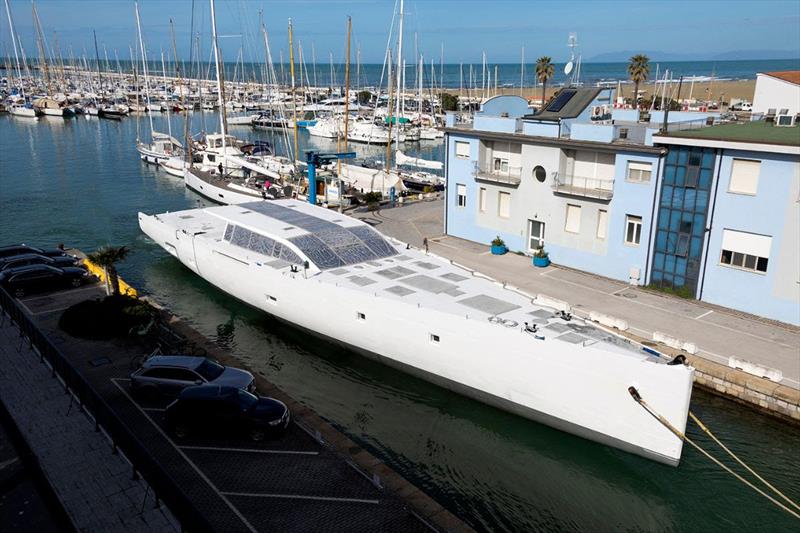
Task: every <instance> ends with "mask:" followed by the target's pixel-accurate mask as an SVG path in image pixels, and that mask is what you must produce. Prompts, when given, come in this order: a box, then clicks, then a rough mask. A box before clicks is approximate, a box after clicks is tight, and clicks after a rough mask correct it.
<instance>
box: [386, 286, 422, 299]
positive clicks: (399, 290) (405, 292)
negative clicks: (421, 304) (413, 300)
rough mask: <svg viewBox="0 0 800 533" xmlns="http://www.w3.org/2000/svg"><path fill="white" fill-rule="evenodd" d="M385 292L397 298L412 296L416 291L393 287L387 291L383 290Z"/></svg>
mask: <svg viewBox="0 0 800 533" xmlns="http://www.w3.org/2000/svg"><path fill="white" fill-rule="evenodd" d="M384 290H385V291H386V292H391V293H392V294H396V295H397V296H408V295H409V294H414V293H415V292H417V291H412V290H411V289H408V288H406V287H401V286H400V285H394V286H392V287H389V288H388V289H384Z"/></svg>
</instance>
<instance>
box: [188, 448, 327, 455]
mask: <svg viewBox="0 0 800 533" xmlns="http://www.w3.org/2000/svg"><path fill="white" fill-rule="evenodd" d="M179 448H181V449H182V450H208V451H214V452H245V453H271V454H275V455H319V452H303V451H297V450H261V449H258V448H221V447H217V446H179Z"/></svg>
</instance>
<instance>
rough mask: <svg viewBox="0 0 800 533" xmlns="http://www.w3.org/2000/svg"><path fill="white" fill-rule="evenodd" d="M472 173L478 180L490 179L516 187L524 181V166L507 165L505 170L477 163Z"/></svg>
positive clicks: (493, 181)
mask: <svg viewBox="0 0 800 533" xmlns="http://www.w3.org/2000/svg"><path fill="white" fill-rule="evenodd" d="M472 175H473V176H475V179H476V180H478V181H490V182H492V183H501V184H503V185H511V186H512V187H516V186H518V185H519V184H520V182H521V181H522V167H506V168H505V169H504V170H495V169H494V168H486V166H485V165H480V164H478V163H475V166H474V168H473V171H472Z"/></svg>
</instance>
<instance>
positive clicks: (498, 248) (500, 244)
mask: <svg viewBox="0 0 800 533" xmlns="http://www.w3.org/2000/svg"><path fill="white" fill-rule="evenodd" d="M507 251H508V248H506V243H505V241H503V239H501V238H500V235H498V236H497V237H495V238H494V239H492V255H503V254H504V253H506V252H507Z"/></svg>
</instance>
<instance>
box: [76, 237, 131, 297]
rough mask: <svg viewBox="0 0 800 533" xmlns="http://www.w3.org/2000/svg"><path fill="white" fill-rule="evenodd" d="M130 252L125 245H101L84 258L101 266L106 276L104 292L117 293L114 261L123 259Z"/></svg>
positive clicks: (117, 278)
mask: <svg viewBox="0 0 800 533" xmlns="http://www.w3.org/2000/svg"><path fill="white" fill-rule="evenodd" d="M129 253H130V250H129V249H128V248H127V247H125V246H103V247H102V248H99V249H98V250H96V251H94V252H92V253H90V254H89V255H87V256H86V258H87V259H88V260H89V261H91V262H92V263H94V264H95V265H97V266H100V267H103V272H104V273H105V277H106V293H109V292H110V293H111V294H113V295H115V296H116V295H118V294H119V275H118V274H117V267H116V263H119V262H120V261H124V260H125V258H126V257H127V256H128V254H129Z"/></svg>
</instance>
